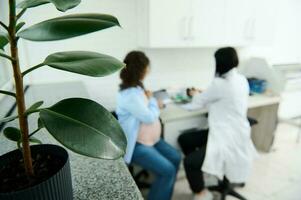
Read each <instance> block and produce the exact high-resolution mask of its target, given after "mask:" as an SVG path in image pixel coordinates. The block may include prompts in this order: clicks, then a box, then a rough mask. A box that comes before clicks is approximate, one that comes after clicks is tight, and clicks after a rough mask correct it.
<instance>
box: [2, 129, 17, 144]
mask: <svg viewBox="0 0 301 200" xmlns="http://www.w3.org/2000/svg"><path fill="white" fill-rule="evenodd" d="M3 134H4V136H5V137H6V138H7V139H9V140H12V141H15V142H18V141H20V140H21V131H20V130H19V129H17V128H15V127H7V128H5V129H4V131H3Z"/></svg>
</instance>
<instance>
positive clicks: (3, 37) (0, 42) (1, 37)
mask: <svg viewBox="0 0 301 200" xmlns="http://www.w3.org/2000/svg"><path fill="white" fill-rule="evenodd" d="M8 43H9V40H8V36H7V34H6V33H4V32H2V31H0V49H2V50H4V47H5V46H6V45H7V44H8Z"/></svg>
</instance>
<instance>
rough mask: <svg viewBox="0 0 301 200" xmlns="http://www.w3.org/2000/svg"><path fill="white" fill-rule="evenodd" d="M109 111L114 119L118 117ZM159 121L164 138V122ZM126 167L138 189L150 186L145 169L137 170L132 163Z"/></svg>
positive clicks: (148, 175) (147, 172)
mask: <svg viewBox="0 0 301 200" xmlns="http://www.w3.org/2000/svg"><path fill="white" fill-rule="evenodd" d="M111 113H112V115H113V116H114V117H115V118H116V119H118V116H117V114H116V112H115V111H113V112H111ZM160 123H161V127H162V128H161V130H162V133H161V137H162V138H164V124H163V122H162V120H161V119H160ZM128 169H129V171H130V173H131V175H132V177H133V179H134V181H135V183H136V185H137V186H138V188H139V189H148V188H150V187H151V183H150V182H148V178H149V177H150V172H149V171H147V170H146V169H140V170H137V169H138V166H135V165H134V164H129V165H128Z"/></svg>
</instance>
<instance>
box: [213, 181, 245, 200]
mask: <svg viewBox="0 0 301 200" xmlns="http://www.w3.org/2000/svg"><path fill="white" fill-rule="evenodd" d="M234 187H235V185H234V184H231V183H230V182H229V181H228V180H227V178H224V180H223V181H219V183H218V185H217V186H211V187H208V190H210V191H214V192H218V193H220V194H221V196H222V197H221V200H225V199H226V196H233V197H236V198H237V199H239V200H247V199H246V198H245V197H243V196H242V195H241V194H239V193H238V192H236V191H235V190H234Z"/></svg>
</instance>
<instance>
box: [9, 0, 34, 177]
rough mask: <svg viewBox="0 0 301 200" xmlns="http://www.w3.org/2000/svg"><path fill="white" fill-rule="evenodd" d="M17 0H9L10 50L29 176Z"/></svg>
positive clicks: (29, 153)
mask: <svg viewBox="0 0 301 200" xmlns="http://www.w3.org/2000/svg"><path fill="white" fill-rule="evenodd" d="M16 21H17V17H16V0H9V27H8V30H9V35H10V38H11V40H10V50H11V57H12V58H13V59H14V60H12V61H11V63H12V66H13V71H14V79H15V86H16V99H17V107H18V115H19V125H20V130H21V133H22V147H23V159H24V166H25V171H26V174H27V176H28V177H31V176H33V175H34V172H33V167H32V158H31V152H30V146H29V137H28V135H29V130H28V121H27V116H26V115H25V111H26V107H25V97H24V90H23V77H22V73H21V70H20V63H19V55H18V45H17V38H16Z"/></svg>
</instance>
